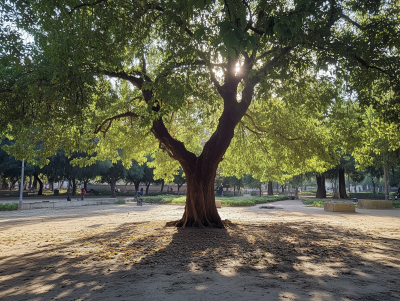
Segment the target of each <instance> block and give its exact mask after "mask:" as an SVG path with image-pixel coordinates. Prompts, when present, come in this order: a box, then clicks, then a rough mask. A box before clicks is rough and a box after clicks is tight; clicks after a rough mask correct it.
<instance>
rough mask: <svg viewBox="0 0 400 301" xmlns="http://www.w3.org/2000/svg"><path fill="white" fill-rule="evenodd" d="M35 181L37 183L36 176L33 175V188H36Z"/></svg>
mask: <svg viewBox="0 0 400 301" xmlns="http://www.w3.org/2000/svg"><path fill="white" fill-rule="evenodd" d="M37 183H38V181H37V179H36V177H35V176H33V186H32V187H33V189H37Z"/></svg>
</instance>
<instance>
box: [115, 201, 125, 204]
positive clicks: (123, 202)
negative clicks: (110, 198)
mask: <svg viewBox="0 0 400 301" xmlns="http://www.w3.org/2000/svg"><path fill="white" fill-rule="evenodd" d="M115 204H125V200H118V201H116V202H115Z"/></svg>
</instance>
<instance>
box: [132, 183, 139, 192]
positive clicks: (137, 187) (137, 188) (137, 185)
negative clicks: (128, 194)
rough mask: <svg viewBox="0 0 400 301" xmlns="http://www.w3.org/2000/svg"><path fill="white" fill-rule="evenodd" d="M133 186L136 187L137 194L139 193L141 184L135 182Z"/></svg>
mask: <svg viewBox="0 0 400 301" xmlns="http://www.w3.org/2000/svg"><path fill="white" fill-rule="evenodd" d="M133 184H134V185H135V192H138V191H139V185H140V182H133Z"/></svg>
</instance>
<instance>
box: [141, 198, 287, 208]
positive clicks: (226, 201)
mask: <svg viewBox="0 0 400 301" xmlns="http://www.w3.org/2000/svg"><path fill="white" fill-rule="evenodd" d="M215 199H216V200H221V201H222V206H232V207H244V206H254V205H256V204H264V203H270V202H276V201H284V200H290V199H291V197H290V196H289V197H287V196H275V195H273V196H272V195H269V196H262V197H250V198H243V199H238V198H237V197H218V196H216V197H215ZM143 201H144V202H153V203H158V204H182V205H184V204H185V203H186V196H181V197H178V196H176V195H165V196H144V197H143Z"/></svg>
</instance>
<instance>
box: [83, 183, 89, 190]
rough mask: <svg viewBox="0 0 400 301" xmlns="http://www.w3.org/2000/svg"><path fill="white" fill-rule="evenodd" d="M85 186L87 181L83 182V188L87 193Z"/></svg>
mask: <svg viewBox="0 0 400 301" xmlns="http://www.w3.org/2000/svg"><path fill="white" fill-rule="evenodd" d="M87 184H88V181H84V182H83V188H84V189H85V191H87Z"/></svg>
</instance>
